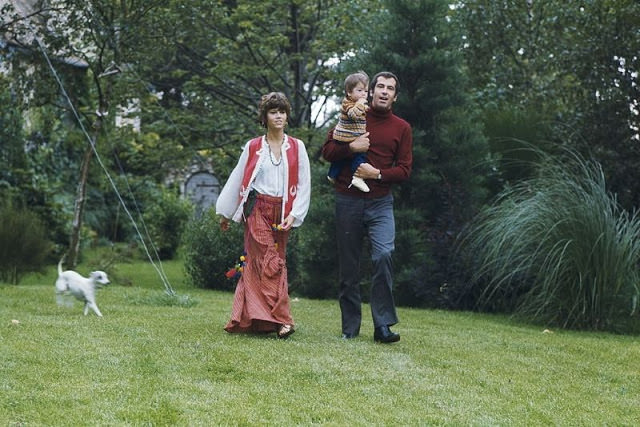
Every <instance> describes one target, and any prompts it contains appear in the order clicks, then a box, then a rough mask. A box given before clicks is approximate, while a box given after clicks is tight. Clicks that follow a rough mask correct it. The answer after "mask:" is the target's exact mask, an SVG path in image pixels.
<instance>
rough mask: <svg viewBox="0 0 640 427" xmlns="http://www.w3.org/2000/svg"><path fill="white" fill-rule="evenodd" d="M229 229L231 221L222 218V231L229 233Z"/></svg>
mask: <svg viewBox="0 0 640 427" xmlns="http://www.w3.org/2000/svg"><path fill="white" fill-rule="evenodd" d="M228 229H229V219H227V218H225V217H223V216H221V217H220V230H222V231H227V230H228Z"/></svg>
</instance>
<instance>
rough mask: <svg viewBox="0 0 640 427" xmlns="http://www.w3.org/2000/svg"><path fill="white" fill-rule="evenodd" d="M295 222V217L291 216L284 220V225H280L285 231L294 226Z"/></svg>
mask: <svg viewBox="0 0 640 427" xmlns="http://www.w3.org/2000/svg"><path fill="white" fill-rule="evenodd" d="M295 220H296V218H295V217H294V216H293V215H289V216H288V217H286V218H285V219H284V221H282V224H280V226H281V227H282V229H283V230H288V229H290V228H291V227H292V226H293V221H295Z"/></svg>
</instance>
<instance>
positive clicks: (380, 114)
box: [369, 108, 393, 119]
mask: <svg viewBox="0 0 640 427" xmlns="http://www.w3.org/2000/svg"><path fill="white" fill-rule="evenodd" d="M369 114H370V115H371V116H373V117H375V118H379V119H384V118H386V117H389V116H391V115H392V114H393V111H392V110H391V109H388V110H382V111H381V110H374V109H373V108H371V109H370V110H369Z"/></svg>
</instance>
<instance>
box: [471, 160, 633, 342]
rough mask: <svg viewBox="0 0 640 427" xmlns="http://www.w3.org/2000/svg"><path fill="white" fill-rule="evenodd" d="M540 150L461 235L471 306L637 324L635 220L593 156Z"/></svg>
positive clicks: (577, 323) (549, 319)
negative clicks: (530, 174) (533, 169)
mask: <svg viewBox="0 0 640 427" xmlns="http://www.w3.org/2000/svg"><path fill="white" fill-rule="evenodd" d="M540 155H541V158H542V161H541V162H540V167H539V173H538V174H537V175H536V177H534V178H531V179H529V180H526V181H523V182H521V183H519V184H518V185H515V186H513V187H511V188H508V189H506V190H505V191H504V192H503V193H502V194H501V195H500V197H499V198H498V200H497V202H496V203H495V204H493V205H492V206H491V207H489V208H487V209H485V210H484V211H483V212H482V213H481V214H480V215H479V216H478V217H477V219H476V220H475V221H474V223H473V224H472V225H471V226H470V227H469V229H468V230H467V232H466V233H465V235H464V237H463V238H462V241H461V242H462V243H461V247H462V248H463V250H464V253H466V254H473V256H472V257H471V256H469V259H472V263H471V265H472V271H473V280H472V283H473V284H474V287H475V288H476V291H479V298H478V304H479V308H480V309H484V310H500V311H506V312H511V313H513V314H515V315H518V316H522V317H524V318H526V319H528V320H532V321H536V322H541V323H544V324H547V325H555V326H560V327H564V328H573V329H590V330H608V331H617V332H631V333H636V332H639V331H640V316H639V315H638V308H637V302H638V291H639V288H638V280H639V275H638V262H639V260H640V240H639V239H638V238H639V237H640V220H639V218H638V216H637V215H636V214H630V213H628V212H627V211H625V210H623V209H622V208H621V207H620V206H619V205H618V203H617V201H616V198H615V196H614V195H612V194H610V193H609V192H607V190H606V186H605V178H604V174H603V171H602V169H601V167H600V165H599V164H597V163H595V162H593V161H586V160H584V159H583V158H581V157H580V156H578V155H577V154H575V153H566V155H565V156H563V157H562V158H557V159H553V158H551V157H550V156H546V155H542V154H540Z"/></svg>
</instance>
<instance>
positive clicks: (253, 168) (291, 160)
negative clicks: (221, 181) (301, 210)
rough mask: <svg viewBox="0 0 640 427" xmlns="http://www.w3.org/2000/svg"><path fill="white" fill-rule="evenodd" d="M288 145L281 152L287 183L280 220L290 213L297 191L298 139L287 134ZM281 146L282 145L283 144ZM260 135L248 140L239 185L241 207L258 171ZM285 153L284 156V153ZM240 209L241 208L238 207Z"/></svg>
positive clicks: (260, 151) (260, 152) (260, 153)
mask: <svg viewBox="0 0 640 427" xmlns="http://www.w3.org/2000/svg"><path fill="white" fill-rule="evenodd" d="M288 143H289V146H288V147H286V150H285V153H283V154H281V155H282V158H283V160H284V161H285V165H284V167H285V177H284V181H285V182H286V183H287V188H286V191H284V192H283V197H282V218H281V221H284V219H285V218H286V217H287V216H288V215H289V214H290V213H291V209H292V207H293V201H294V200H295V198H296V195H297V193H298V140H297V139H295V138H293V137H291V136H288ZM283 148H285V147H284V145H283ZM262 154H263V153H262V137H261V136H259V137H257V138H254V139H252V140H251V141H250V142H249V157H248V159H247V165H246V166H245V168H244V176H243V177H242V185H241V186H240V194H239V195H238V196H239V198H240V206H241V207H242V206H243V205H244V203H245V202H246V201H247V197H248V196H249V188H250V185H251V183H252V182H253V180H254V179H255V178H256V175H257V173H258V168H257V166H258V164H259V162H260V156H261V155H262ZM284 154H286V156H285V155H284ZM239 211H242V209H239Z"/></svg>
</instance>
